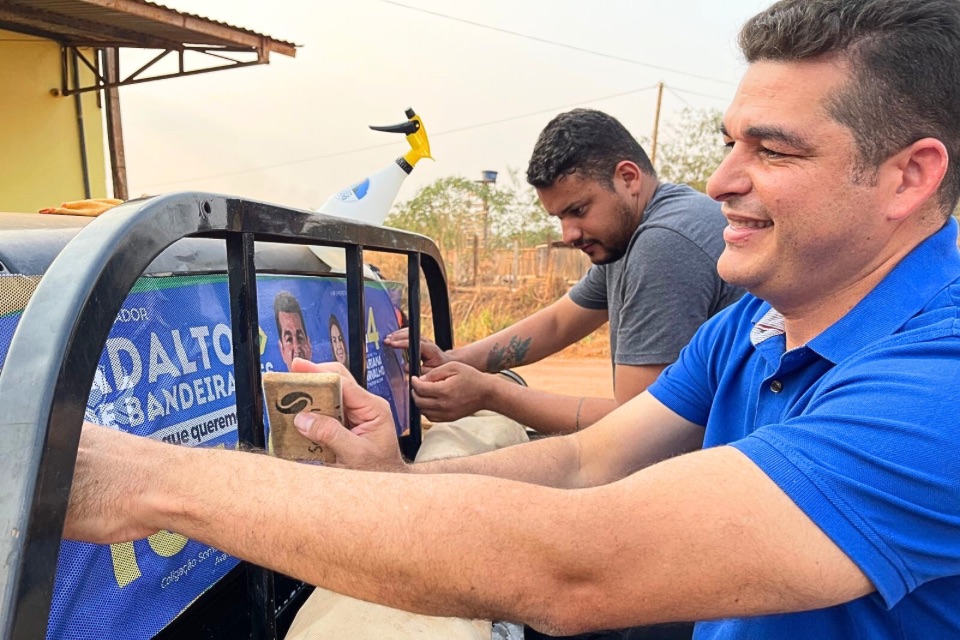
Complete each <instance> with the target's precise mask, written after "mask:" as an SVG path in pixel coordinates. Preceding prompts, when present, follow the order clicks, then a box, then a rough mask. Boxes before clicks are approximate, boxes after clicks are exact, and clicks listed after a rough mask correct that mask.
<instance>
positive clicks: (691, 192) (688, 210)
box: [636, 182, 727, 259]
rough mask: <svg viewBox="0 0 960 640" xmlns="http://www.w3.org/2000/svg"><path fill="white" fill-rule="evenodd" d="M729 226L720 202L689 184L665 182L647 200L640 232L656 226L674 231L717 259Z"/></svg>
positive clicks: (650, 229)
mask: <svg viewBox="0 0 960 640" xmlns="http://www.w3.org/2000/svg"><path fill="white" fill-rule="evenodd" d="M726 226H727V221H726V219H725V218H724V217H723V214H722V213H721V212H720V203H719V202H717V201H716V200H714V199H712V198H710V197H709V196H707V195H706V194H704V193H701V192H699V191H697V190H696V189H693V188H691V187H688V186H687V185H683V184H672V183H669V182H664V183H661V184H660V185H659V186H658V187H657V191H656V193H655V194H654V196H653V198H651V200H650V202H649V203H648V204H647V208H646V209H645V210H644V214H643V221H642V222H641V223H640V225H639V226H638V227H637V231H636V236H638V237H639V236H642V234H644V233H646V232H649V231H654V230H667V231H671V232H673V233H676V234H679V235H680V236H682V237H684V238H686V239H687V240H688V241H690V242H692V243H693V244H695V245H697V246H698V247H700V248H701V249H703V250H705V251H706V252H707V253H708V254H709V255H711V256H712V257H713V258H714V259H716V258H718V257H719V255H720V253H721V252H722V251H723V229H724V227H726Z"/></svg>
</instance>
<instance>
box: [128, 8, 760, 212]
mask: <svg viewBox="0 0 960 640" xmlns="http://www.w3.org/2000/svg"><path fill="white" fill-rule="evenodd" d="M162 4H164V5H165V6H168V7H171V8H174V9H178V10H181V11H187V12H191V13H196V14H198V15H201V16H204V17H209V18H212V19H215V20H219V21H222V22H226V23H228V24H231V25H234V26H238V27H243V28H246V29H251V30H253V31H257V32H259V33H263V34H267V35H270V36H272V37H274V38H277V39H280V40H285V41H288V42H294V43H296V44H297V45H300V47H299V48H298V50H297V55H296V57H295V58H289V57H286V56H282V55H277V54H272V55H271V62H270V64H268V65H256V66H252V67H245V68H241V69H231V70H226V71H217V72H213V73H207V74H200V75H197V76H192V77H185V78H175V79H169V80H160V81H156V82H148V83H144V84H139V85H131V86H127V87H123V88H121V89H120V100H121V110H122V119H123V129H124V138H125V149H126V162H127V176H128V183H129V191H130V195H131V197H134V196H139V195H143V194H156V193H165V192H171V191H181V190H195V191H209V192H216V193H224V194H230V195H236V196H243V197H247V198H254V199H257V200H264V201H267V202H272V203H276V204H280V205H284V206H291V207H296V208H305V209H311V208H315V207H317V206H319V205H320V204H321V203H322V202H323V201H324V200H326V198H327V197H328V196H329V195H330V194H332V193H335V192H337V191H339V190H341V189H343V188H344V187H347V186H349V185H350V184H353V183H355V182H357V181H359V180H361V179H362V178H364V177H366V176H367V175H369V174H371V173H373V172H375V171H377V170H379V169H381V168H382V167H384V166H386V165H387V164H388V163H390V162H392V161H393V159H394V158H395V157H396V156H398V155H401V154H402V153H404V152H405V150H406V148H407V146H406V142H405V141H404V140H403V137H402V136H400V135H396V134H386V133H378V132H373V131H370V130H369V129H368V128H367V126H368V125H371V124H394V123H397V122H401V121H403V120H404V119H405V116H404V110H405V109H406V108H408V107H412V108H413V109H414V110H415V111H416V112H417V113H418V114H419V115H420V116H421V117H422V118H423V121H424V124H425V126H426V129H427V132H428V134H429V135H430V141H431V148H432V152H433V156H434V158H435V161H430V160H425V161H422V162H420V163H419V164H418V165H417V167H416V169H415V170H414V172H413V173H412V174H411V175H410V177H409V178H408V179H407V180H406V181H405V183H404V185H403V187H402V189H401V191H400V194H399V196H398V201H403V200H406V199H409V198H411V197H413V196H414V195H415V193H416V192H417V190H418V189H419V188H421V187H423V186H425V185H427V184H429V183H431V182H433V181H434V180H436V179H438V178H440V177H444V176H451V175H459V176H464V177H467V178H470V179H479V178H480V174H481V171H484V170H494V171H498V172H501V175H506V174H507V172H508V171H510V170H515V171H519V172H520V175H521V179H522V174H523V171H524V170H525V168H526V163H527V160H528V159H529V155H530V152H531V150H532V148H533V144H534V142H535V141H536V138H537V134H538V133H539V132H540V130H541V129H542V128H543V127H544V126H545V125H546V123H547V122H548V121H549V120H550V119H551V118H552V117H553V116H554V115H556V114H557V113H560V112H562V111H566V110H569V109H572V108H575V107H589V108H595V109H600V110H602V111H606V112H608V113H610V114H612V115H614V116H615V117H617V118H618V119H620V121H621V122H623V124H624V125H625V126H626V127H627V128H628V129H629V130H630V131H631V132H632V133H633V134H634V135H635V136H637V137H638V138H641V139H643V138H645V139H647V140H649V139H650V138H651V136H652V132H653V126H654V113H655V106H656V100H657V88H656V86H657V84H658V83H660V82H663V83H664V85H665V87H666V88H665V90H664V92H663V101H662V107H661V117H660V133H659V139H660V141H661V142H662V141H663V140H668V139H669V138H670V137H671V136H672V135H675V134H674V129H672V126H675V124H676V122H677V119H678V115H679V112H680V110H681V109H683V108H685V107H686V108H694V109H708V108H713V109H720V110H721V111H722V110H724V109H725V108H726V106H727V104H728V103H729V101H730V99H731V98H732V96H733V94H734V92H735V90H736V84H737V82H738V80H739V78H740V76H741V75H742V73H743V71H744V69H745V65H744V63H743V62H742V60H741V58H740V56H739V53H738V51H737V48H736V35H737V31H738V30H739V28H740V26H741V25H742V24H743V22H744V21H745V20H746V19H747V18H749V17H750V16H751V15H753V14H754V13H756V12H757V11H758V10H760V9H762V8H763V7H764V6H766V5H767V4H768V0H723V1H722V2H719V1H717V0H673V2H664V1H663V0H656V1H654V0H592V1H591V2H589V3H587V2H583V1H579V2H574V1H572V0H486V2H483V3H480V2H462V1H458V2H451V1H449V0H448V1H447V2H442V1H440V0H349V1H338V2H333V1H331V0H270V1H269V2H268V1H267V0H164V1H163V2H162ZM154 53H155V52H154ZM143 55H144V54H143V53H142V52H130V53H125V54H124V57H123V58H121V72H123V73H129V72H130V71H132V70H134V69H136V68H137V67H139V66H140V64H142V61H143V60H144V58H143ZM151 57H152V54H151ZM188 64H189V63H188ZM134 65H135V66H134ZM719 143H720V142H719V137H718V144H719ZM648 151H649V149H648Z"/></svg>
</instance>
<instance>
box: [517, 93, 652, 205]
mask: <svg viewBox="0 0 960 640" xmlns="http://www.w3.org/2000/svg"><path fill="white" fill-rule="evenodd" d="M624 160H630V161H631V162H633V163H635V164H636V165H637V166H638V167H640V170H641V171H642V172H643V173H645V174H647V175H650V176H656V175H657V173H656V171H654V169H653V165H652V164H651V163H650V158H648V157H647V154H646V152H645V151H644V150H643V147H641V146H640V143H639V142H637V141H636V139H635V138H634V137H633V136H632V135H630V132H629V131H627V129H626V127H624V126H623V125H622V124H620V121H619V120H617V119H616V118H614V117H613V116H610V115H607V114H606V113H603V112H602V111H596V110H594V109H574V110H573V111H567V112H566V113H561V114H560V115H558V116H557V117H555V118H554V119H553V120H551V121H550V122H549V124H547V126H546V127H545V128H544V129H543V131H541V132H540V137H539V138H537V144H536V145H534V147H533V154H532V155H531V156H530V164H529V165H528V166H527V182H529V183H530V184H531V185H532V186H533V187H535V188H537V189H541V188H544V187H549V186H551V185H553V184H554V183H555V182H556V181H557V179H558V178H560V176H563V175H568V174H571V173H574V172H577V173H581V174H583V176H585V177H588V178H592V179H595V180H598V181H599V182H601V183H602V184H603V185H604V186H606V187H607V188H609V189H612V188H613V171H614V169H616V167H617V164H618V163H620V162H622V161H624Z"/></svg>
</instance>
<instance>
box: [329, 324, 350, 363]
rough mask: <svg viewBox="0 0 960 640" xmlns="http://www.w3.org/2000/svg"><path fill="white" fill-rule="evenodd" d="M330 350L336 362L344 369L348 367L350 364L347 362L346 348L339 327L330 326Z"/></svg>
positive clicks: (335, 325)
mask: <svg viewBox="0 0 960 640" xmlns="http://www.w3.org/2000/svg"><path fill="white" fill-rule="evenodd" d="M330 349H331V350H332V351H333V357H334V358H336V359H337V362H339V363H340V364H342V365H343V366H345V367H349V366H350V363H349V362H347V347H346V344H345V343H344V340H343V332H342V331H341V330H340V325H337V324H331V325H330Z"/></svg>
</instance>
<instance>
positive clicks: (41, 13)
mask: <svg viewBox="0 0 960 640" xmlns="http://www.w3.org/2000/svg"><path fill="white" fill-rule="evenodd" d="M0 28H3V29H7V30H11V31H18V32H23V33H29V34H33V35H38V36H42V37H47V38H50V39H53V40H56V41H58V42H61V43H63V44H66V45H71V46H89V47H139V48H162V49H179V48H181V47H182V46H184V45H194V46H198V45H199V46H213V47H226V48H231V49H232V48H238V49H241V50H249V51H257V52H260V53H261V55H267V54H269V53H270V52H276V53H279V54H282V55H287V56H294V55H296V45H295V44H293V43H292V42H287V41H284V40H278V39H275V38H273V37H271V36H268V35H265V34H261V33H257V32H256V31H251V30H249V29H243V28H240V27H235V26H233V25H230V24H227V23H225V22H220V21H218V20H212V19H210V18H205V17H203V16H199V15H196V14H192V13H185V12H181V11H177V10H175V9H171V8H169V7H165V6H163V5H161V4H156V3H154V2H148V1H147V0H4V1H3V2H0Z"/></svg>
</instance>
